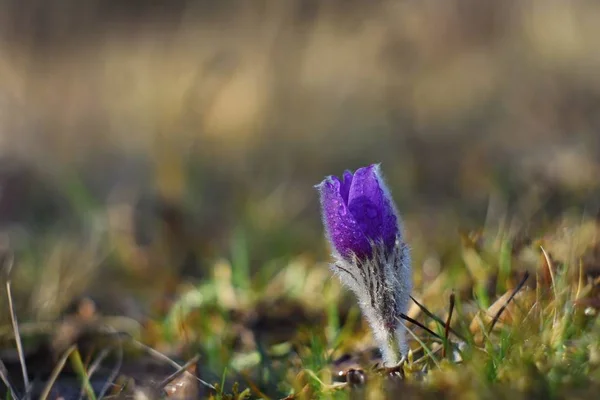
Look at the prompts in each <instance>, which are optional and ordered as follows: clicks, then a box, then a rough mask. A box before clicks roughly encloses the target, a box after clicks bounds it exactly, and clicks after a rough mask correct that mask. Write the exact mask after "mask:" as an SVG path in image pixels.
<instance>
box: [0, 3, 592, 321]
mask: <svg viewBox="0 0 600 400" xmlns="http://www.w3.org/2000/svg"><path fill="white" fill-rule="evenodd" d="M599 37H600V4H598V3H597V2H593V1H586V0H572V1H569V2H566V1H561V0H532V1H517V0H503V1H488V2H481V1H477V0H452V1H444V2H440V1H434V0H419V1H415V0H405V1H398V0H378V1H368V2H367V1H358V0H344V1H341V0H329V1H318V0H288V1H280V0H260V1H241V0H240V1H235V0H226V1H224V0H221V1H205V0H168V1H167V0H153V1H148V0H146V1H144V0H127V1H126V0H103V1H100V0H55V1H52V2H48V1H44V0H2V1H0V230H1V232H2V235H1V239H2V240H1V244H2V246H4V247H6V248H10V249H12V251H14V252H15V253H16V256H17V258H16V260H17V261H16V267H15V268H14V269H13V280H14V286H15V291H16V296H17V297H18V298H19V299H20V301H19V302H17V307H18V308H19V312H20V313H21V314H20V315H22V318H23V319H51V318H54V317H56V316H58V315H60V313H62V312H63V311H64V310H65V309H66V308H67V307H68V305H69V304H70V302H71V301H72V299H73V298H77V297H78V296H83V295H90V296H95V297H94V298H96V299H98V302H99V304H102V306H103V307H104V309H105V310H108V311H107V312H112V313H119V314H125V315H129V316H133V317H135V318H137V317H140V316H143V315H147V314H148V313H152V312H155V313H157V314H158V315H160V313H161V312H164V310H166V309H168V306H164V307H166V308H161V306H160V303H161V302H163V301H165V299H168V298H169V296H176V295H177V291H178V289H177V288H178V287H179V286H180V284H181V282H186V281H189V279H192V281H194V282H198V281H202V280H203V279H205V277H207V276H212V275H213V273H214V270H215V268H216V267H215V265H217V266H218V265H219V262H221V261H219V260H226V261H227V262H228V263H229V264H231V265H232V266H233V268H234V270H235V269H236V268H237V269H238V270H240V269H241V270H243V271H245V272H247V275H235V274H234V277H235V276H246V277H247V279H249V280H250V282H244V281H243V279H244V278H240V279H241V280H239V279H238V282H237V283H235V284H236V285H241V286H244V285H250V284H251V282H252V280H253V279H258V278H255V277H256V276H262V278H261V279H264V276H263V275H264V274H263V275H261V271H263V270H265V269H264V267H265V266H266V265H268V266H269V268H270V269H269V271H276V270H277V268H278V266H284V265H288V263H289V262H290V260H293V259H297V258H299V257H300V258H301V259H303V260H305V264H303V265H307V266H309V267H310V266H314V265H317V266H318V268H320V269H323V270H325V269H326V265H325V263H326V262H327V261H328V260H329V255H328V249H327V244H326V243H325V241H324V239H323V228H322V226H321V220H320V214H319V208H318V198H317V194H316V191H315V189H314V188H313V185H315V184H317V183H319V182H320V181H321V180H322V179H323V177H324V176H326V175H332V174H334V175H339V174H341V173H342V172H343V171H344V170H345V169H352V170H354V169H356V168H358V167H361V166H364V165H366V164H369V163H376V162H380V163H381V164H382V170H383V172H384V173H385V176H386V179H387V182H388V183H389V185H390V187H391V190H392V194H393V196H394V198H395V200H396V201H397V203H398V207H399V209H400V210H401V212H402V214H403V216H404V217H405V222H406V230H407V238H408V241H409V243H410V244H411V246H412V247H413V253H414V260H415V261H414V262H415V269H417V270H420V269H421V266H423V265H426V266H427V267H428V268H429V269H428V270H427V271H429V273H430V274H433V275H435V274H436V272H437V271H439V268H442V267H443V265H444V263H445V261H444V260H447V259H448V257H451V253H452V252H453V251H455V249H456V245H457V244H458V243H460V236H459V232H461V231H462V230H472V229H479V228H481V227H488V226H490V225H493V224H496V225H498V224H505V225H507V226H510V230H511V232H513V234H514V235H515V236H519V235H521V236H527V235H530V234H532V233H534V232H535V230H536V229H538V228H539V227H541V226H544V224H548V223H551V222H552V221H553V219H554V218H556V217H558V216H559V215H563V214H564V213H565V212H573V214H574V215H575V216H576V217H578V218H580V217H582V216H585V215H591V216H593V215H595V214H596V212H597V211H598V206H599V204H600V196H599V194H600V192H598V187H599V186H600V180H599V179H598V177H599V176H600V175H599V172H600V170H599V168H600V166H599V163H598V161H599V155H600V154H599V153H600V136H599V135H598V131H599V129H600V112H599V110H600V108H599V106H600V72H599V71H600V51H599V48H598V38H599ZM507 221H508V222H507ZM432 260H433V261H432ZM267 276H268V273H267ZM417 287H419V286H418V285H417ZM2 301H4V300H2ZM157 304H158V305H157ZM3 309H4V307H3ZM161 310H163V311H161ZM0 316H1V318H2V319H3V321H4V322H6V321H7V318H8V315H7V314H6V313H5V312H4V311H2V312H1V313H0Z"/></svg>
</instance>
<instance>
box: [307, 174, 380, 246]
mask: <svg viewBox="0 0 600 400" xmlns="http://www.w3.org/2000/svg"><path fill="white" fill-rule="evenodd" d="M317 188H318V190H319V193H320V197H321V212H322V214H323V223H324V225H325V229H326V231H327V236H328V237H329V240H330V242H331V244H332V246H333V247H334V248H335V249H336V250H337V252H338V253H340V255H342V256H344V257H350V255H351V254H352V253H354V254H356V255H357V256H358V257H364V256H366V255H369V254H370V253H371V251H372V250H371V245H370V243H369V241H368V240H367V238H366V236H365V235H364V234H363V232H362V231H361V229H360V227H359V225H358V222H357V221H356V220H355V219H354V217H353V216H352V213H350V211H349V210H348V207H347V205H346V202H345V201H344V199H343V197H342V194H341V192H340V189H341V183H340V181H339V179H337V178H336V177H328V178H326V179H325V180H324V181H323V182H321V184H319V185H318V186H317Z"/></svg>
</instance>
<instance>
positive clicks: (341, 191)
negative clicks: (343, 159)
mask: <svg viewBox="0 0 600 400" xmlns="http://www.w3.org/2000/svg"><path fill="white" fill-rule="evenodd" d="M317 187H318V189H319V192H320V195H321V208H322V212H323V222H324V224H325V228H326V230H327V235H328V237H329V240H330V242H331V244H332V246H333V248H334V249H335V250H336V251H337V252H338V253H339V254H340V255H341V256H343V257H345V258H350V257H352V255H355V256H356V257H357V258H359V259H363V258H368V257H370V256H372V255H373V244H376V245H377V244H381V245H383V247H384V248H385V250H387V251H391V249H392V248H393V247H394V245H395V243H396V239H397V238H398V236H399V235H400V224H399V218H398V216H397V212H396V209H395V207H394V204H393V201H392V199H391V197H390V194H389V191H388V189H387V187H386V186H385V183H384V182H383V179H382V178H381V174H380V172H379V166H378V165H370V166H368V167H363V168H359V169H358V170H356V172H355V173H354V174H352V172H350V171H346V172H345V173H344V177H343V179H339V178H338V177H336V176H329V177H327V178H326V179H325V180H324V181H323V182H321V184H320V185H318V186H317Z"/></svg>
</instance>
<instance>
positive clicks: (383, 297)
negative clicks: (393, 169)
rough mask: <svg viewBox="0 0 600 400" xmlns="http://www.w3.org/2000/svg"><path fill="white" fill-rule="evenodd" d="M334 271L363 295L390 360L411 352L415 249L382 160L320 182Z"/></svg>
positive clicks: (363, 305)
mask: <svg viewBox="0 0 600 400" xmlns="http://www.w3.org/2000/svg"><path fill="white" fill-rule="evenodd" d="M317 189H318V190H319V194H320V197H321V211H322V215H323V224H324V225H325V230H326V234H327V238H328V239H329V242H330V243H331V247H332V249H333V257H334V262H333V263H332V265H331V268H332V270H333V271H334V272H335V274H336V275H337V276H338V277H339V278H340V280H341V281H342V283H343V284H344V285H346V286H347V287H349V288H350V289H351V290H352V291H353V292H354V293H355V295H356V297H357V298H358V302H359V305H360V307H361V309H362V311H363V314H364V315H365V317H366V319H367V321H368V322H369V324H370V326H371V328H372V329H373V334H374V336H375V340H376V341H377V343H378V345H379V346H380V348H381V351H382V355H383V359H384V362H385V363H387V364H393V363H395V362H397V361H398V352H399V353H400V354H402V355H406V353H407V352H408V345H407V343H406V328H405V327H404V324H403V323H402V322H401V320H400V314H402V313H406V311H407V308H408V304H409V299H410V292H411V290H412V274H411V268H410V253H409V250H408V247H407V246H406V244H405V243H404V241H403V238H402V224H401V219H400V216H399V215H398V212H397V211H396V207H395V205H394V202H393V200H392V198H391V195H390V192H389V190H388V189H387V186H386V185H385V183H384V181H383V179H382V177H381V173H380V171H379V165H370V166H368V167H363V168H359V169H358V170H356V172H354V173H352V172H350V171H346V172H345V173H344V176H343V179H339V178H338V177H336V176H329V177H327V178H325V180H323V182H321V183H320V184H319V185H317Z"/></svg>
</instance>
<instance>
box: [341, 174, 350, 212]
mask: <svg viewBox="0 0 600 400" xmlns="http://www.w3.org/2000/svg"><path fill="white" fill-rule="evenodd" d="M352 176H353V175H352V172H350V171H346V172H344V181H343V182H341V185H340V194H341V195H342V199H344V203H346V204H348V194H350V186H351V185H352Z"/></svg>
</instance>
